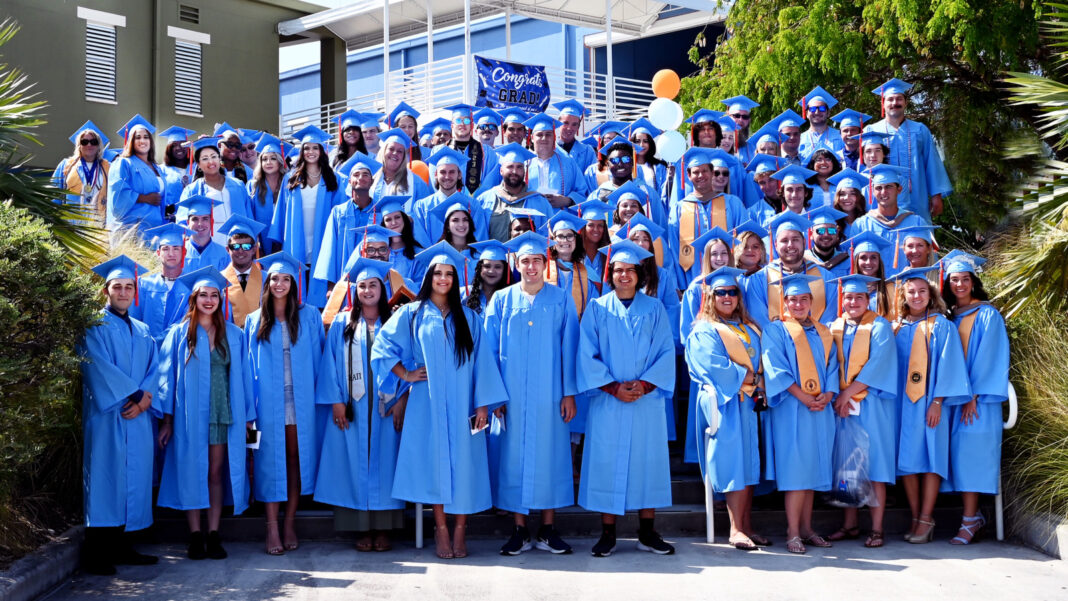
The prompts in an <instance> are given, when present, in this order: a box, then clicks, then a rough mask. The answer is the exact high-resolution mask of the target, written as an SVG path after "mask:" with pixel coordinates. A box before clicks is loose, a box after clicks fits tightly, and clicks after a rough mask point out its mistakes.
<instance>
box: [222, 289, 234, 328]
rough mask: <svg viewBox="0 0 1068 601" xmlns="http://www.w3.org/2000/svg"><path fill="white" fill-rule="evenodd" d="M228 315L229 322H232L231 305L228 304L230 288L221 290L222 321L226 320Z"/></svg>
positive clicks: (232, 312)
mask: <svg viewBox="0 0 1068 601" xmlns="http://www.w3.org/2000/svg"><path fill="white" fill-rule="evenodd" d="M227 315H229V316H230V317H229V319H230V321H233V320H234V311H233V305H231V304H230V288H229V287H227V288H225V289H223V319H227V317H226V316H227Z"/></svg>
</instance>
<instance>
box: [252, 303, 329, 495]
mask: <svg viewBox="0 0 1068 601" xmlns="http://www.w3.org/2000/svg"><path fill="white" fill-rule="evenodd" d="M262 311H263V310H262V309H257V310H256V311H254V312H252V313H251V314H250V315H249V316H248V317H246V318H245V330H244V332H245V343H246V346H247V347H248V355H249V359H248V365H249V368H250V369H251V370H252V391H253V398H254V399H255V403H256V427H257V428H258V429H259V430H260V432H261V433H262V434H260V448H259V449H256V450H254V451H253V452H252V456H253V462H252V467H253V470H254V471H255V473H254V475H253V476H254V479H253V481H252V484H253V487H252V493H253V494H254V495H255V497H256V500H257V501H263V502H265V503H278V502H282V501H285V500H287V499H288V498H289V493H288V491H287V490H286V486H287V485H286V426H285V417H286V412H285V364H284V358H283V356H282V355H283V351H282V332H281V328H282V327H284V326H283V324H281V323H279V322H277V321H276V322H275V324H274V327H273V328H271V336H270V338H269V339H268V340H266V341H260V340H259V338H258V337H257V332H258V330H259V328H260V319H261V318H262ZM298 318H299V321H300V331H299V333H298V335H297V340H296V341H295V342H291V347H290V351H289V361H290V367H291V370H292V374H293V407H294V408H295V409H296V414H297V454H298V458H299V460H300V494H302V495H310V494H312V493H313V492H314V491H315V474H316V470H317V469H318V466H319V441H320V440H322V437H321V430H322V429H323V428H324V427H325V425H326V424H325V422H324V421H323V419H325V415H324V414H323V412H322V411H317V410H318V409H319V408H320V407H321V406H320V405H316V403H315V379H316V374H317V373H318V370H319V363H320V359H321V357H322V354H323V318H322V316H321V315H319V311H317V310H316V309H315V308H314V307H310V306H308V305H303V306H301V308H300V310H299V311H298ZM317 413H318V415H317Z"/></svg>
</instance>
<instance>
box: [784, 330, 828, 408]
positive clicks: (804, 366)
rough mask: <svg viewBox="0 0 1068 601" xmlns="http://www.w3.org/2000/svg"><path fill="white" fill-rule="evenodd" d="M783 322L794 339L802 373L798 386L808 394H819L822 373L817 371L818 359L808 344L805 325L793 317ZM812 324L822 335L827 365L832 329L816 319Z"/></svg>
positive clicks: (825, 365)
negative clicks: (814, 356)
mask: <svg viewBox="0 0 1068 601" xmlns="http://www.w3.org/2000/svg"><path fill="white" fill-rule="evenodd" d="M782 324H783V325H784V326H786V332H787V333H788V334H790V338H791V339H792V340H793V341H794V351H795V353H796V355H797V370H798V372H800V374H801V377H800V380H799V381H798V383H797V384H798V386H800V387H801V390H804V391H805V392H806V393H808V394H811V395H813V396H817V395H819V394H820V393H821V392H822V391H823V390H822V388H821V387H820V374H819V372H818V371H816V360H815V359H814V358H813V357H812V347H811V346H809V344H808V336H806V335H805V327H804V326H802V325H801V324H800V323H798V321H797V320H796V319H794V318H792V317H787V318H784V319H783V320H782ZM812 325H813V326H815V328H816V332H817V333H819V335H820V342H822V343H823V361H824V367H827V364H828V362H829V361H830V359H831V342H832V338H831V331H830V330H828V329H827V326H825V325H823V324H822V323H820V322H819V321H817V320H815V319H813V320H812Z"/></svg>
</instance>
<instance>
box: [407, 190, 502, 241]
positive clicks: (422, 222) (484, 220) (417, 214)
mask: <svg viewBox="0 0 1068 601" xmlns="http://www.w3.org/2000/svg"><path fill="white" fill-rule="evenodd" d="M456 202H460V203H463V204H466V205H467V206H469V207H471V219H473V220H474V227H475V238H477V239H479V240H486V239H487V237H488V236H489V216H488V215H486V213H485V209H483V207H482V205H481V204H479V203H478V202H476V201H475V199H474V198H472V197H471V196H470V195H469V194H467V192H466V191H464V192H453V193H452V194H451V195H449V196H445V194H443V193H442V192H441V190H438V191H436V192H434V193H433V194H430V195H429V196H425V197H423V198H420V199H419V200H417V201H416V202H415V203H414V204H413V206H412V211H411V218H412V227H413V234H414V235H415V241H416V242H418V243H419V245H420V246H422V247H424V248H429V247H430V246H432V245H434V244H436V243H437V241H438V240H440V239H441V233H442V232H444V231H445V224H444V223H443V222H442V221H441V219H439V218H438V217H437V216H436V215H432V214H430V212H431V211H433V210H434V209H436V208H437V207H438V205H440V204H442V203H448V204H450V205H451V204H453V203H456Z"/></svg>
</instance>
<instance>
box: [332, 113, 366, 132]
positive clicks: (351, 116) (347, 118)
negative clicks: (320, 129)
mask: <svg viewBox="0 0 1068 601" xmlns="http://www.w3.org/2000/svg"><path fill="white" fill-rule="evenodd" d="M366 119H367V118H366V117H365V116H364V114H363V113H360V112H357V111H354V110H352V109H349V110H347V111H345V112H344V113H341V114H340V115H338V116H337V117H334V121H335V122H336V123H337V131H338V132H339V133H340V132H343V131H345V130H346V129H348V128H350V127H357V128H358V127H361V126H362V125H363V122H364V121H366Z"/></svg>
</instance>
